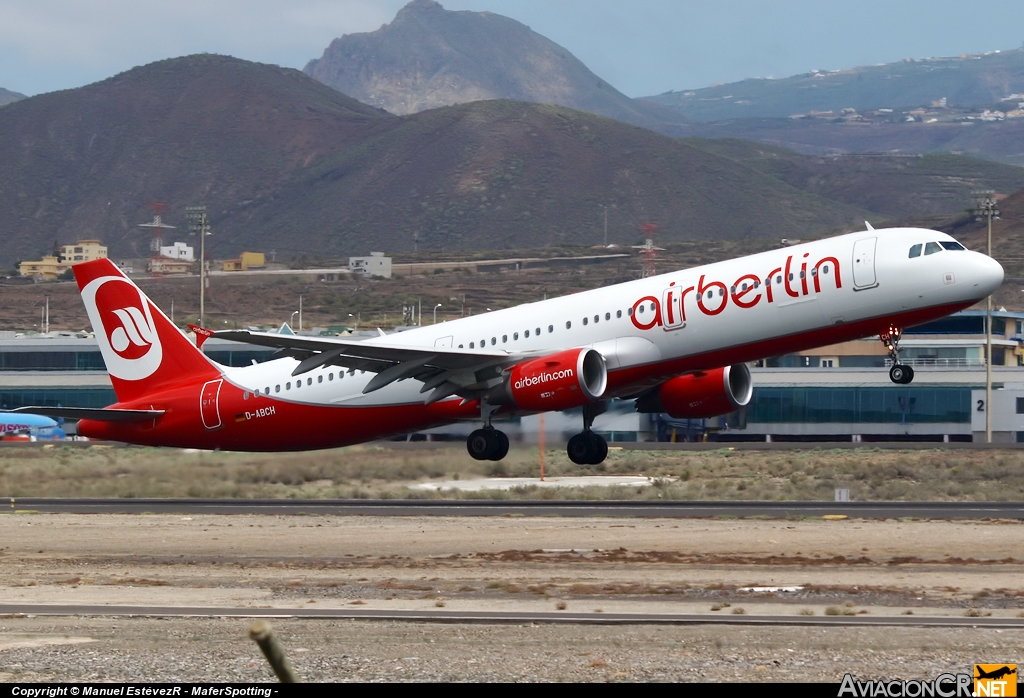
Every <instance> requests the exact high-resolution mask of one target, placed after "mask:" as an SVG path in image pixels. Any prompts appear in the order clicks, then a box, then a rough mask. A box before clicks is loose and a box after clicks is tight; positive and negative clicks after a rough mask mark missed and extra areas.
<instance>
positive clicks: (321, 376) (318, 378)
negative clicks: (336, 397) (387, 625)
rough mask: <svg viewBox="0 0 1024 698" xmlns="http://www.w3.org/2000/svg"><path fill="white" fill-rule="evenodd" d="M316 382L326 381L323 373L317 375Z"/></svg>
mask: <svg viewBox="0 0 1024 698" xmlns="http://www.w3.org/2000/svg"><path fill="white" fill-rule="evenodd" d="M316 382H317V383H323V382H324V376H323V374H320V375H319V376H317V377H316Z"/></svg>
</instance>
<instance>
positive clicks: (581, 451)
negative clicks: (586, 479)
mask: <svg viewBox="0 0 1024 698" xmlns="http://www.w3.org/2000/svg"><path fill="white" fill-rule="evenodd" d="M606 409H607V407H606V406H605V404H604V403H603V402H597V403H591V404H589V405H585V406H584V407H583V431H582V432H580V433H579V434H576V436H574V437H572V438H571V439H569V444H568V445H567V446H566V447H565V451H566V454H567V455H568V456H569V460H571V461H572V462H573V463H575V464H576V465H597V464H598V463H603V462H604V459H605V458H607V457H608V442H607V441H605V440H604V437H603V436H600V435H599V434H595V433H594V432H592V431H591V430H590V427H591V426H592V425H593V424H594V417H596V416H597V415H599V414H601V413H602V412H604V411H605V410H606Z"/></svg>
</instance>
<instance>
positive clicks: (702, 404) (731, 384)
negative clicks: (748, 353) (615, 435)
mask: <svg viewBox="0 0 1024 698" xmlns="http://www.w3.org/2000/svg"><path fill="white" fill-rule="evenodd" d="M753 394H754V384H753V381H752V380H751V378H750V369H749V368H747V365H746V364H736V365H735V366H726V367H724V368H716V369H714V370H713V371H700V372H698V373H688V374H686V375H685V376H676V377H675V378H672V379H671V380H667V381H665V382H664V383H662V384H661V385H660V386H658V387H657V388H656V389H654V390H653V391H651V392H649V393H647V394H645V395H643V396H641V397H640V398H639V399H637V401H636V409H637V411H638V412H667V413H668V414H669V415H670V416H672V417H675V418H676V419H707V418H709V417H718V416H719V415H723V414H729V413H730V412H732V411H734V410H737V409H739V408H740V407H743V406H744V405H746V404H747V403H749V402H750V397H751V396H752V395H753Z"/></svg>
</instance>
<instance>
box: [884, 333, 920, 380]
mask: <svg viewBox="0 0 1024 698" xmlns="http://www.w3.org/2000/svg"><path fill="white" fill-rule="evenodd" d="M902 334H903V330H901V329H900V328H899V327H890V328H889V330H888V331H887V332H883V333H881V334H880V335H878V338H879V339H880V340H882V344H884V345H885V348H886V349H888V350H889V358H890V359H891V360H892V366H891V367H890V368H889V380H891V381H892V382H893V383H899V384H900V385H906V384H907V383H910V382H911V381H912V380H914V368H913V367H912V366H904V365H903V364H901V363H900V336H901V335H902Z"/></svg>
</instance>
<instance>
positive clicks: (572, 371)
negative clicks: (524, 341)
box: [505, 349, 608, 412]
mask: <svg viewBox="0 0 1024 698" xmlns="http://www.w3.org/2000/svg"><path fill="white" fill-rule="evenodd" d="M607 386H608V366H607V364H606V363H605V360H604V357H603V356H602V355H601V353H600V352H598V351H595V350H593V349H569V350H568V351H562V352H559V353H557V354H551V355H550V356H545V357H544V358H541V359H532V360H530V361H524V362H523V363H521V364H517V365H516V366H514V367H513V368H512V370H511V371H510V372H509V375H508V378H507V379H506V381H505V392H506V394H507V395H508V397H509V398H510V399H511V400H512V402H513V403H514V404H515V406H516V407H518V408H519V409H521V410H526V411H529V412H545V411H548V410H555V411H558V410H568V409H571V408H573V407H580V406H581V405H585V404H587V403H588V402H593V401H594V400H597V399H599V398H600V397H601V396H602V395H604V390H605V388H606V387H607Z"/></svg>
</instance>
